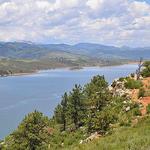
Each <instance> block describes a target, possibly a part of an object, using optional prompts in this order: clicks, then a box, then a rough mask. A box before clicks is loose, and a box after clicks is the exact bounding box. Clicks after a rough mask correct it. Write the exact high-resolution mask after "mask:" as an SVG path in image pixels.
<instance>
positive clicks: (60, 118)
mask: <svg viewBox="0 0 150 150" xmlns="http://www.w3.org/2000/svg"><path fill="white" fill-rule="evenodd" d="M67 103H68V95H67V93H66V92H65V94H64V95H63V96H62V101H61V104H58V106H57V107H56V109H55V115H54V116H55V119H56V121H57V123H59V124H63V129H62V130H63V131H65V130H66V124H67V112H68V110H67V108H68V107H67Z"/></svg>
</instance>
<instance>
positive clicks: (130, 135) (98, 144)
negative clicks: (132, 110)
mask: <svg viewBox="0 0 150 150" xmlns="http://www.w3.org/2000/svg"><path fill="white" fill-rule="evenodd" d="M69 149H70V148H69ZM71 149H74V150H149V149H150V117H148V118H143V119H142V120H141V121H140V122H139V123H138V124H137V125H136V126H135V127H123V128H119V129H116V131H114V133H112V134H111V135H108V136H106V137H102V138H100V139H98V140H95V141H92V142H90V143H88V144H83V145H78V146H77V147H72V148H71Z"/></svg>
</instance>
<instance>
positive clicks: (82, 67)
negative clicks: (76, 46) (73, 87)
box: [0, 62, 137, 78]
mask: <svg viewBox="0 0 150 150" xmlns="http://www.w3.org/2000/svg"><path fill="white" fill-rule="evenodd" d="M132 64H133V65H134V64H137V62H128V63H124V64H116V65H101V66H100V65H97V66H72V67H55V68H49V69H41V70H40V69H39V70H35V71H32V72H23V73H13V74H8V75H3V76H0V77H1V78H2V77H15V76H25V75H32V74H36V73H38V72H40V71H44V70H56V69H68V70H71V71H73V70H74V71H76V70H82V69H84V68H88V67H98V68H102V67H114V66H122V65H132Z"/></svg>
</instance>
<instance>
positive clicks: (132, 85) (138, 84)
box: [125, 78, 143, 89]
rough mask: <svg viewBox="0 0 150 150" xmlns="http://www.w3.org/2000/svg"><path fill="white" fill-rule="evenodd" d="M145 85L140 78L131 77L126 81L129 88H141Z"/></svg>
mask: <svg viewBox="0 0 150 150" xmlns="http://www.w3.org/2000/svg"><path fill="white" fill-rule="evenodd" d="M142 86H143V84H142V82H141V81H139V80H134V79H130V78H128V79H127V80H126V82H125V87H126V88H127V89H139V88H141V87H142Z"/></svg>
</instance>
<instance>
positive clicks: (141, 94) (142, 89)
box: [138, 88, 145, 98]
mask: <svg viewBox="0 0 150 150" xmlns="http://www.w3.org/2000/svg"><path fill="white" fill-rule="evenodd" d="M144 95H145V90H144V88H140V90H139V95H138V97H139V98H140V97H144Z"/></svg>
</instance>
